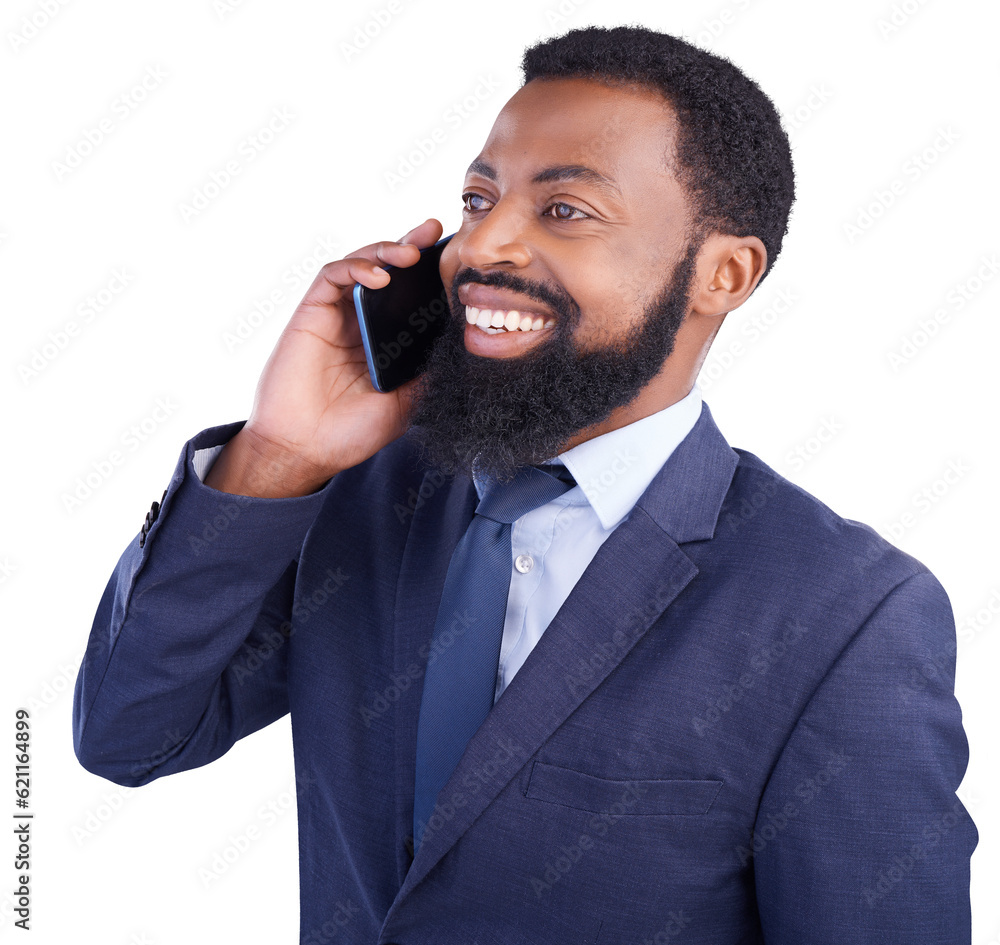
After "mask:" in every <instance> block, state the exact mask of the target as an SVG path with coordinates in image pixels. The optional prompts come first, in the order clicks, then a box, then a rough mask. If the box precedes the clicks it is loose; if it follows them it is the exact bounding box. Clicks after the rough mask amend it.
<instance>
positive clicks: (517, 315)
mask: <svg viewBox="0 0 1000 945" xmlns="http://www.w3.org/2000/svg"><path fill="white" fill-rule="evenodd" d="M465 320H466V321H467V322H468V323H469V324H470V325H475V326H476V327H478V328H482V329H483V331H485V332H486V333H487V334H491V335H495V334H497V333H498V332H501V331H511V332H513V331H540V330H541V329H543V328H551V327H552V326H553V325H555V323H556V320H555V319H554V318H545V316H544V315H535V314H533V313H531V312H518V311H516V310H515V309H511V310H509V311H508V310H505V309H499V308H496V309H490V308H476V307H475V306H474V305H466V306H465Z"/></svg>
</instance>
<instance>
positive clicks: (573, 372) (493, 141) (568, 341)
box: [413, 79, 697, 476]
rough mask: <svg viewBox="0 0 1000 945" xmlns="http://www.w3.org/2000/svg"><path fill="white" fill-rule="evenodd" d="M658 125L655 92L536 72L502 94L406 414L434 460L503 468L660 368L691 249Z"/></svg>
mask: <svg viewBox="0 0 1000 945" xmlns="http://www.w3.org/2000/svg"><path fill="white" fill-rule="evenodd" d="M673 127H674V122H673V117H672V113H671V112H670V109H669V106H668V105H667V104H666V102H665V101H664V100H663V98H662V97H661V96H660V95H659V94H657V93H655V92H650V91H646V90H640V89H636V88H633V87H618V88H611V87H608V86H606V85H603V84H600V83H597V82H594V81H591V80H586V79H556V80H536V81H533V82H530V83H528V84H527V85H526V86H524V87H523V88H522V89H520V90H519V91H518V92H517V94H516V95H514V97H513V98H512V99H511V100H510V101H509V102H508V103H507V105H506V106H505V108H504V109H503V111H502V112H501V113H500V116H499V117H498V118H497V121H496V123H495V124H494V126H493V130H492V132H491V134H490V136H489V139H488V140H487V142H486V145H485V147H484V148H483V150H482V152H481V153H480V155H479V156H478V157H477V158H476V160H475V161H473V163H472V165H471V167H470V168H469V172H468V174H467V175H466V180H465V186H464V188H463V203H464V209H463V221H462V226H461V229H460V230H459V231H458V233H457V234H456V235H455V237H454V238H453V239H452V240H451V242H450V243H449V245H448V247H447V248H446V249H445V251H444V254H443V255H442V258H441V275H442V278H443V280H444V283H445V285H446V287H447V288H448V290H449V294H450V296H451V301H452V323H451V324H450V325H449V331H448V332H446V334H445V336H444V338H442V339H441V341H440V343H439V344H438V345H437V347H436V348H435V350H434V352H433V354H432V356H431V359H430V361H429V364H428V369H427V372H426V373H425V375H424V382H423V387H422V389H421V393H420V396H419V398H418V400H417V406H416V410H415V413H414V416H413V422H414V424H416V425H417V426H418V427H419V432H420V433H421V436H422V438H423V439H424V442H425V444H426V445H427V447H428V450H429V452H430V454H431V458H432V459H433V460H436V461H438V462H440V463H442V464H443V465H445V466H449V465H451V466H457V467H459V468H465V469H468V468H469V466H470V465H471V462H472V461H473V460H475V461H476V463H477V465H478V466H480V467H481V468H484V469H486V470H488V471H491V472H493V473H495V474H498V475H501V476H504V475H507V474H509V473H510V472H512V471H513V470H514V469H515V468H516V467H517V466H519V465H523V464H524V463H528V462H538V461H540V460H542V459H545V458H548V457H550V456H552V455H554V454H555V453H557V452H559V451H560V449H561V448H563V447H564V446H565V445H566V444H567V443H568V441H569V440H570V439H571V438H573V437H574V435H576V434H578V433H579V432H580V431H581V430H585V429H586V428H588V427H592V426H594V425H595V424H599V423H601V422H602V421H605V420H606V419H607V418H608V417H609V415H611V414H612V412H613V411H615V410H616V409H617V408H621V407H623V406H625V405H626V404H629V403H631V402H632V401H633V400H635V398H636V397H637V395H639V394H640V392H641V391H642V390H643V389H644V388H646V387H647V385H648V384H649V382H650V381H651V380H652V379H653V378H654V377H655V376H656V375H657V374H658V373H659V372H660V369H661V367H662V365H663V362H664V359H665V358H666V356H667V355H668V354H669V353H670V350H671V347H672V344H673V339H674V335H675V334H676V331H677V328H678V327H679V325H680V322H681V321H682V320H683V317H684V314H685V311H686V298H687V287H688V282H689V279H690V274H691V270H692V263H693V257H694V252H695V251H696V249H697V247H692V246H690V245H689V242H688V239H687V233H688V231H689V227H690V222H691V219H690V215H689V209H688V201H687V199H686V197H685V194H684V192H683V190H682V188H681V186H680V184H679V183H678V182H677V180H676V179H675V177H674V175H673V172H672V170H671V168H670V166H669V156H671V155H672V154H673ZM498 313H499V314H498ZM501 320H502V322H503V324H502V327H501V326H499V324H498V323H500V322H501ZM661 406H665V404H662V405H661Z"/></svg>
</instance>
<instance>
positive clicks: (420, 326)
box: [354, 234, 454, 393]
mask: <svg viewBox="0 0 1000 945" xmlns="http://www.w3.org/2000/svg"><path fill="white" fill-rule="evenodd" d="M452 235H454V234H452ZM450 239H451V236H446V237H444V239H441V240H438V242H437V243H435V244H434V245H433V246H428V247H427V249H423V250H421V251H420V259H419V260H417V262H416V263H414V264H413V265H412V266H407V267H405V268H398V267H396V266H385V267H384V268H385V270H386V272H388V273H389V283H388V284H387V285H386V286H385V287H384V288H381V289H369V288H367V287H366V286H362V285H356V286H355V287H354V308H355V310H356V311H357V313H358V324H359V325H360V326H361V338H362V341H363V342H364V346H365V358H366V359H367V361H368V373H369V375H371V380H372V386H373V387H374V388H375V390H378V391H382V392H383V393H388V392H389V391H391V390H395V389H396V388H397V387H399V386H400V385H401V384H405V383H406V382H407V381H409V380H412V379H413V378H415V377H416V376H417V375H418V374H419V373H420V371H421V369H422V368H423V365H424V362H425V361H426V360H427V354H428V352H429V351H430V348H431V346H432V345H433V344H434V342H435V341H436V340H437V339H438V337H439V336H440V334H441V332H442V331H443V330H444V327H445V325H446V324H447V323H448V318H449V317H450V316H449V309H448V294H447V292H446V290H445V287H444V283H442V281H441V275H440V273H439V271H438V264H439V263H440V261H441V251H442V250H443V249H444V247H445V246H446V245H447V243H448V240H450Z"/></svg>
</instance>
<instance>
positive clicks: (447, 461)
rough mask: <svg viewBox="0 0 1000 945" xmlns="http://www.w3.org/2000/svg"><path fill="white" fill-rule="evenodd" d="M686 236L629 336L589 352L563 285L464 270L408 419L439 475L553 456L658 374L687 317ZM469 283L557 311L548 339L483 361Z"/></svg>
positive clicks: (509, 468) (508, 473)
mask: <svg viewBox="0 0 1000 945" xmlns="http://www.w3.org/2000/svg"><path fill="white" fill-rule="evenodd" d="M697 242H698V241H692V242H691V244H690V245H689V246H688V250H687V253H686V255H685V256H684V257H683V258H682V259H681V260H680V261H679V262H678V263H677V265H676V266H675V267H674V271H673V273H672V274H671V277H670V280H669V281H668V282H667V284H666V285H665V286H664V287H663V289H662V290H661V292H660V294H659V295H658V297H657V298H655V299H654V300H653V302H652V303H650V304H649V305H648V306H647V307H646V309H645V311H644V313H643V317H642V321H641V324H640V325H639V326H638V328H637V329H636V330H635V331H634V332H630V334H629V337H628V338H627V339H624V340H618V341H615V342H612V343H610V344H607V345H604V346H602V347H599V348H595V349H592V350H581V349H580V348H579V346H578V345H577V344H576V342H575V341H574V340H573V331H574V329H575V327H576V326H577V325H578V324H579V322H580V314H581V313H580V308H579V306H578V305H577V304H576V302H575V301H574V300H573V299H572V297H571V296H570V295H569V294H568V293H567V292H566V291H565V290H564V289H562V288H561V287H557V286H552V285H548V284H545V283H538V282H529V281H526V280H524V279H523V278H521V277H520V276H518V275H515V274H513V273H510V272H507V271H505V270H493V271H489V272H480V271H478V270H474V269H462V270H460V271H459V272H458V274H457V275H456V276H455V281H454V283H453V284H452V288H451V294H450V297H449V306H450V309H451V312H450V314H451V318H450V319H449V322H448V324H447V326H446V327H445V330H444V332H443V334H442V336H441V337H440V338H439V339H438V340H437V342H435V345H434V347H433V348H432V349H431V352H430V354H429V355H428V358H427V363H426V365H425V369H424V373H423V375H422V377H421V381H420V385H419V387H418V393H417V397H416V403H415V407H414V411H413V414H412V416H411V421H410V422H411V427H412V435H413V436H414V437H415V438H416V440H417V441H418V442H419V443H420V444H421V446H422V448H423V453H424V458H425V459H426V460H427V461H428V462H429V463H430V464H431V465H433V466H437V467H438V468H439V469H441V470H442V471H443V472H445V473H447V474H450V475H455V474H459V473H464V474H466V475H470V476H471V475H472V471H473V469H475V470H476V471H477V472H480V473H483V474H485V475H487V476H489V477H491V478H494V479H497V480H500V481H505V480H508V479H510V478H511V477H512V476H513V475H514V473H515V472H516V470H517V469H518V468H519V467H521V466H525V465H529V464H537V463H541V462H543V461H545V460H549V459H552V458H553V457H555V456H556V455H558V453H560V452H561V451H562V449H563V448H564V447H565V445H566V443H567V442H568V441H569V440H570V439H571V438H572V437H573V436H574V435H575V434H577V433H579V432H580V431H581V430H583V429H585V428H586V427H589V426H593V425H594V424H597V423H601V422H602V421H604V420H606V419H607V418H608V417H609V416H610V414H611V413H612V411H614V410H616V409H618V408H619V407H625V406H627V405H628V404H630V403H631V402H632V401H633V400H635V398H636V397H637V396H638V395H639V393H640V391H641V390H642V389H643V388H644V387H645V386H646V385H647V384H648V383H649V382H650V381H651V380H652V379H653V378H654V377H655V376H656V375H657V374H658V373H659V371H660V369H661V368H662V366H663V362H664V361H665V360H666V358H667V356H668V355H669V354H670V352H671V351H672V350H673V347H674V340H675V338H676V336H677V331H678V329H679V328H680V326H681V322H682V321H683V320H684V315H685V313H686V311H687V305H688V291H689V288H690V284H691V279H692V277H693V274H694V260H695V256H696V255H697V251H698V249H699V246H698V245H697ZM467 282H474V283H477V284H479V285H486V286H496V287H498V288H505V289H511V290H513V291H515V292H518V293H520V294H522V295H524V296H526V297H528V298H531V299H534V300H536V301H539V302H542V303H543V304H544V305H546V306H547V307H548V308H549V309H550V310H551V311H552V313H553V314H554V315H555V316H556V324H555V325H554V326H553V328H552V329H550V332H551V337H550V338H548V339H547V340H546V341H544V342H541V343H539V344H537V345H535V346H534V347H533V348H532V349H531V350H530V351H528V352H526V353H525V354H523V355H520V356H518V357H512V358H486V357H481V356H479V355H475V354H471V353H470V352H469V351H467V350H466V348H465V342H464V334H465V324H466V321H465V306H464V305H462V303H461V302H459V299H458V288H459V286H460V285H464V284H465V283H467Z"/></svg>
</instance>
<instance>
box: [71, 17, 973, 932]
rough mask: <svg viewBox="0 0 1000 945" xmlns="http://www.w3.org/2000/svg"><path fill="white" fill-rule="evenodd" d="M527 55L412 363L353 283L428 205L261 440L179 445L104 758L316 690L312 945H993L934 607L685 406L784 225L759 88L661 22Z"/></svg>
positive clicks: (223, 436) (152, 518) (882, 553)
mask: <svg viewBox="0 0 1000 945" xmlns="http://www.w3.org/2000/svg"><path fill="white" fill-rule="evenodd" d="M523 65H524V73H525V83H524V85H523V86H522V87H521V89H520V90H519V91H518V92H517V93H516V94H515V95H514V96H513V98H511V100H510V101H509V102H508V103H507V104H506V105H505V107H504V108H503V110H502V111H501V113H500V115H499V117H498V118H497V120H496V123H495V124H494V126H493V129H492V131H491V133H490V135H489V137H488V139H487V141H486V143H485V144H484V146H483V148H482V150H481V151H480V152H479V154H478V155H476V156H475V159H474V160H473V161H472V163H471V165H470V166H469V169H468V172H467V174H466V178H465V183H464V185H463V189H462V203H463V209H462V214H463V216H462V224H461V227H460V229H459V230H458V232H457V233H456V234H455V236H454V237H453V238H452V239H451V241H450V242H449V243H448V245H447V246H446V248H445V250H444V252H443V254H442V257H441V263H440V271H441V276H442V279H443V282H444V285H445V287H446V289H447V292H448V297H449V299H450V320H449V323H448V325H447V327H446V331H445V333H444V335H443V336H442V337H441V339H440V340H439V341H438V343H437V344H436V346H435V347H434V349H433V350H432V352H431V354H430V357H429V360H428V362H427V365H426V370H425V371H424V373H423V374H422V375H421V376H420V377H419V378H417V379H416V380H414V381H411V382H409V383H408V384H406V385H404V386H403V387H400V388H399V389H397V390H395V391H393V392H391V393H388V394H382V393H378V392H376V391H375V390H374V389H373V388H372V385H371V383H370V381H369V378H368V371H367V368H366V363H365V356H364V351H363V346H362V341H361V336H360V333H359V329H358V325H357V320H356V317H355V312H354V310H353V304H352V301H351V293H352V289H353V287H354V286H355V285H356V284H361V285H364V286H367V287H369V288H372V289H377V288H379V287H381V286H384V285H386V284H387V283H388V282H389V281H390V279H391V274H390V273H388V272H386V270H385V269H383V268H382V264H388V265H391V266H394V267H407V266H411V265H413V264H414V263H415V262H416V260H417V258H418V255H419V252H418V251H419V249H421V248H423V247H427V246H430V245H432V244H433V243H434V242H436V241H437V240H438V239H439V238H440V236H441V232H442V228H441V225H440V223H438V222H437V221H436V220H428V221H426V222H424V223H422V224H421V225H419V226H417V227H416V228H415V229H414V230H412V231H411V232H410V233H408V234H407V235H406V236H404V237H403V238H402V239H400V240H398V241H395V242H389V241H387V242H380V243H376V244H373V245H370V246H366V247H364V248H363V249H360V250H358V251H357V252H356V253H353V254H352V255H350V256H348V257H347V258H345V259H342V260H339V261H336V262H332V263H329V264H328V265H326V266H325V267H324V268H323V269H322V271H321V272H320V273H319V275H318V276H317V278H316V280H315V282H314V283H313V285H312V287H311V288H310V289H309V291H308V293H307V294H306V296H305V298H304V299H303V301H302V303H301V304H300V305H299V307H298V309H297V310H296V311H295V313H294V315H293V316H292V318H291V320H290V322H289V323H288V326H287V327H286V329H285V331H284V333H283V334H282V336H281V338H280V340H279V342H278V344H277V347H276V348H275V351H274V353H273V354H272V356H271V358H270V360H269V361H268V364H267V366H266V368H265V370H264V373H263V375H262V377H261V380H260V384H259V386H258V389H257V394H256V399H255V402H254V406H253V410H252V413H251V415H250V418H249V420H247V421H246V423H245V424H233V425H229V426H225V427H216V428H213V429H211V430H207V431H205V432H203V433H201V434H199V435H198V436H196V437H195V438H194V439H193V440H192V441H191V442H190V443H189V444H188V445H187V447H186V448H185V450H184V453H183V455H182V457H181V460H180V462H179V464H178V466H177V469H176V472H175V474H174V477H173V479H172V480H171V482H170V485H169V487H168V489H167V491H166V493H165V495H164V499H163V501H162V503H154V507H153V509H152V511H151V513H150V514H149V515H148V516H147V520H146V523H145V525H144V527H143V529H142V531H141V533H140V535H139V536H138V537H137V538H136V540H135V541H134V542H133V543H132V544H131V545H130V547H129V548H128V549H127V550H126V552H125V554H124V555H123V557H122V559H121V561H120V562H119V564H118V568H117V570H116V572H115V574H114V576H113V578H112V581H111V583H110V584H109V586H108V590H107V592H106V593H105V596H104V599H103V600H102V603H101V605H100V609H99V612H98V615H97V619H96V622H95V628H94V631H93V635H92V637H91V642H90V646H89V649H88V654H87V657H86V658H85V660H84V663H83V666H82V667H81V671H80V676H79V680H78V684H77V692H76V702H75V736H76V746H77V753H78V755H79V757H80V760H81V761H82V763H83V764H84V765H85V766H86V767H87V768H89V769H90V770H92V771H95V772H97V773H99V774H101V775H103V776H105V777H108V778H111V779H112V780H115V781H118V782H119V783H122V784H129V785H138V784H143V783H146V782H148V781H150V780H152V779H154V778H156V777H160V776H162V775H165V774H169V773H172V772H175V771H179V770H183V769H185V768H191V767H195V766H198V765H203V764H206V763H207V762H209V761H211V760H213V759H215V758H217V757H218V756H220V755H221V754H223V753H224V752H225V751H227V750H228V749H229V747H230V746H231V745H232V744H233V743H234V742H235V741H236V740H237V739H238V738H241V737H243V736H244V735H248V734H250V733H251V732H253V731H256V730H257V729H259V728H261V727H263V726H265V725H267V724H269V723H270V722H272V721H274V720H275V719H277V718H279V717H281V716H283V715H284V714H285V713H287V712H290V713H291V722H292V734H293V740H294V747H295V758H296V767H297V770H298V772H299V776H300V789H299V793H298V819H299V836H300V879H301V902H302V904H301V941H302V942H304V943H317V942H326V941H331V940H335V939H336V937H337V936H340V938H339V939H336V940H344V941H348V940H349V941H352V942H373V943H374V942H378V943H391V942H396V943H418V942H434V943H452V942H454V943H463V945H469V943H472V942H479V943H487V942H497V943H500V942H502V943H506V945H512V943H528V942H535V943H541V942H544V943H547V945H553V943H563V942H566V943H570V942H574V943H576V942H579V943H583V942H588V943H595V942H597V943H609V945H610V943H624V942H667V941H673V940H674V938H675V937H676V938H677V939H678V940H679V941H685V942H689V943H692V945H694V943H704V945H748V943H762V942H766V943H768V945H802V943H805V942H808V943H810V945H819V943H835V942H836V943H842V942H845V941H849V942H851V943H854V945H857V943H876V942H878V943H886V942H899V943H907V945H913V943H915V942H926V943H934V945H942V943H955V945H958V943H963V942H966V943H967V942H968V940H969V925H970V919H969V904H968V881H969V877H968V870H969V857H970V855H971V853H972V849H973V847H974V845H975V842H976V832H975V828H974V826H973V825H972V822H971V820H970V819H969V817H968V814H967V813H966V811H965V809H964V808H963V806H962V804H961V803H960V802H959V801H958V800H957V798H956V796H955V790H956V788H957V787H958V785H959V783H960V781H961V778H962V775H963V772H964V770H965V765H966V760H967V748H966V742H965V737H964V734H963V732H962V727H961V716H960V712H959V708H958V705H957V703H956V701H955V698H954V692H953V671H954V670H953V655H954V649H955V647H954V632H955V631H954V625H953V622H952V617H951V610H950V606H949V604H948V600H947V597H946V596H945V594H944V591H943V590H942V589H941V587H940V585H939V584H938V583H937V581H936V580H935V579H934V578H933V576H932V575H931V574H930V573H929V572H928V571H927V569H926V568H924V567H923V566H922V565H921V564H920V563H919V562H917V561H915V560H913V559H912V558H910V557H909V556H907V555H905V554H903V553H902V552H900V551H898V550H896V549H895V548H893V547H891V546H890V545H888V544H887V543H886V542H885V541H883V540H882V539H881V538H880V537H879V536H878V535H876V533H875V532H874V531H872V530H871V529H869V528H867V527H866V526H863V525H860V524H858V523H856V522H851V521H847V520H845V519H842V518H840V517H839V516H837V515H836V514H835V513H834V512H832V511H831V510H830V509H828V508H827V507H826V506H824V505H823V504H822V503H820V502H819V501H818V500H817V499H815V498H813V497H811V496H809V495H808V494H806V493H805V492H803V491H802V490H801V489H799V488H797V487H795V486H794V485H792V484H791V483H789V482H787V481H786V480H784V479H783V478H782V477H780V476H779V475H778V474H777V473H775V472H774V471H773V470H772V469H770V468H769V467H767V466H766V465H765V464H764V463H763V462H761V461H760V460H759V459H757V458H756V457H755V456H753V455H752V454H750V453H747V452H745V451H742V450H734V449H732V448H730V447H729V445H728V444H727V443H726V441H725V439H724V438H723V436H722V434H721V433H720V432H719V430H718V429H717V427H716V426H715V424H714V422H713V420H712V417H711V414H710V413H709V410H708V407H707V406H706V405H704V404H703V403H702V402H701V398H700V395H699V392H698V390H697V388H696V387H695V380H696V377H697V373H698V370H699V367H700V365H701V364H702V362H703V361H704V358H705V356H706V354H707V352H708V349H709V346H710V345H711V343H712V340H713V338H714V337H715V335H716V333H717V332H718V330H719V327H720V325H721V323H722V321H723V319H724V317H725V315H726V314H727V313H728V312H730V311H733V310H734V309H736V308H737V307H739V306H740V305H741V304H742V303H743V302H744V301H745V300H746V299H747V298H748V297H749V296H750V294H751V293H752V292H753V291H754V289H755V288H756V287H757V286H758V285H759V284H760V281H761V280H762V279H763V278H764V277H765V275H766V274H767V272H768V271H769V269H770V267H771V266H772V265H773V263H774V260H775V258H776V257H777V255H778V252H779V250H780V247H781V242H782V238H783V236H784V234H785V230H786V226H787V220H788V214H789V209H790V207H791V203H792V196H793V173H792V164H791V157H790V151H789V146H788V141H787V138H786V136H785V134H784V132H783V131H782V129H781V125H780V121H779V119H778V116H777V114H776V112H775V109H774V107H773V105H772V103H771V102H770V100H769V99H768V98H767V97H766V96H765V95H764V94H763V92H762V91H761V90H760V89H759V88H758V87H757V86H756V84H755V83H753V82H752V81H751V80H750V79H749V78H747V77H746V76H745V75H744V74H743V73H741V72H740V71H739V70H738V69H737V68H736V67H735V66H733V65H732V64H731V63H729V62H728V61H726V60H724V59H721V58H719V57H716V56H713V55H710V54H708V53H706V52H703V51H701V50H699V49H696V48H695V47H693V46H691V45H689V44H687V43H686V42H683V41H682V40H679V39H675V38H673V37H670V36H664V35H661V34H657V33H653V32H651V31H648V30H645V29H641V28H633V27H629V28H617V29H610V30H604V29H597V28H593V29H586V30H577V31H574V32H571V33H569V34H567V35H566V36H562V37H557V38H555V39H552V40H549V41H547V42H544V43H542V44H539V45H538V46H536V47H534V48H532V49H530V50H528V52H527V53H526V54H525V58H524V64H523ZM213 522H215V523H221V524H218V525H215V526H213V527H212V528H211V529H208V528H207V526H208V525H210V524H211V523H213ZM206 535H207V537H206ZM941 654H950V656H945V657H944V658H942V657H941ZM931 656H934V657H935V659H936V662H935V666H936V668H937V672H936V673H935V674H934V675H933V676H932V677H930V678H927V676H926V674H923V675H922V674H921V672H920V671H921V667H922V666H925V665H926V664H927V660H928V658H929V657H931ZM914 678H918V679H920V680H921V685H920V686H913V685H910V686H907V685H906V683H907V681H908V680H912V679H914ZM165 730H166V731H169V732H174V733H179V734H180V737H179V738H178V737H174V738H172V739H171V741H170V743H169V744H167V745H166V746H164V739H163V735H164V731H165Z"/></svg>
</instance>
